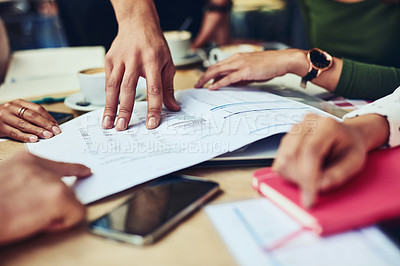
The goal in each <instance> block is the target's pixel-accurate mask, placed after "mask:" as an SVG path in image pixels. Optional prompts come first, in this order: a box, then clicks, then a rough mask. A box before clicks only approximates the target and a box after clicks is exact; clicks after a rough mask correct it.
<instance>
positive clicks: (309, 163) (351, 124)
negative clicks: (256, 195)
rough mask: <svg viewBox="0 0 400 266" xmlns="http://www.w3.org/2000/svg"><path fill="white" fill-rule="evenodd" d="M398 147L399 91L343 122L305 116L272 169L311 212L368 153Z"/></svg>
mask: <svg viewBox="0 0 400 266" xmlns="http://www.w3.org/2000/svg"><path fill="white" fill-rule="evenodd" d="M399 145H400V87H399V88H397V89H396V90H395V91H394V92H393V93H392V94H390V95H388V96H386V97H384V98H381V99H379V100H377V101H375V102H373V103H370V104H368V105H365V106H363V107H362V108H360V109H358V110H356V111H353V112H350V113H348V114H346V115H345V116H344V121H343V122H338V121H336V120H334V119H332V118H328V117H320V116H316V115H308V116H306V117H305V118H304V121H303V122H301V123H299V124H297V125H295V126H293V127H292V129H291V130H290V132H289V133H288V134H286V135H285V136H284V137H283V139H282V141H281V144H280V146H279V149H278V152H277V156H276V159H275V161H274V163H273V165H272V167H273V169H274V170H275V171H276V172H278V173H279V174H280V175H281V176H283V177H284V178H286V179H288V180H290V181H292V182H294V183H296V184H298V185H299V187H300V188H301V201H302V204H303V205H304V206H306V207H311V206H312V205H313V204H314V203H315V200H316V196H317V194H318V192H319V191H326V190H329V189H332V188H335V187H337V186H340V185H342V184H344V183H346V182H347V181H349V180H350V179H351V178H352V177H353V176H354V175H355V174H357V173H358V172H359V171H361V169H362V167H363V166H364V164H365V162H366V158H367V154H368V152H369V151H371V150H374V149H377V148H380V147H396V146H399Z"/></svg>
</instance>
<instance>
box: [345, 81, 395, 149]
mask: <svg viewBox="0 0 400 266" xmlns="http://www.w3.org/2000/svg"><path fill="white" fill-rule="evenodd" d="M366 114H378V115H382V116H384V117H385V118H386V119H387V121H388V122H389V126H390V136H389V143H388V144H389V146H390V147H395V146H399V145H400V87H398V88H397V89H396V90H395V91H394V92H393V93H392V94H390V95H388V96H386V97H383V98H381V99H379V100H376V101H375V102H373V103H370V104H367V105H365V106H363V107H361V108H360V109H358V110H355V111H353V112H350V113H348V114H346V115H345V116H344V117H343V119H347V118H352V117H356V116H359V115H366ZM377 130H380V129H379V128H377Z"/></svg>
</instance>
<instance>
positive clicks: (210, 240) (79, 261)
mask: <svg viewBox="0 0 400 266" xmlns="http://www.w3.org/2000/svg"><path fill="white" fill-rule="evenodd" d="M201 73H202V72H201V71H200V70H197V69H190V70H178V71H177V75H176V77H175V88H176V89H185V88H192V87H193V85H194V84H195V82H196V81H197V79H198V77H199V76H200V75H201ZM45 107H46V108H47V109H48V110H51V111H61V112H73V110H71V109H69V108H68V107H66V106H65V105H64V104H63V103H57V104H52V105H45ZM75 114H76V115H79V113H76V112H75ZM23 149H24V146H23V144H22V143H18V142H15V141H6V142H0V160H5V159H7V158H9V157H10V156H12V155H13V154H14V153H16V152H17V151H19V150H23ZM255 169H256V168H251V167H247V168H238V167H231V168H195V167H192V168H189V169H185V170H183V171H181V172H182V173H184V174H188V175H194V176H198V177H204V178H207V179H210V180H213V181H216V182H218V183H219V184H220V187H221V189H222V191H223V193H221V194H220V196H218V197H217V198H216V199H214V200H213V201H212V202H211V204H214V203H221V202H231V201H235V200H243V199H250V198H256V197H259V195H258V193H257V192H256V191H255V190H254V189H252V187H251V176H252V172H253V171H254V170H255ZM133 190H135V188H133V189H131V190H129V191H126V192H121V193H119V194H116V195H114V196H111V197H108V198H106V199H103V200H101V201H98V202H96V203H93V204H90V205H88V215H87V221H92V220H94V219H96V218H97V217H99V216H101V215H103V214H105V213H107V212H108V211H109V210H111V209H112V208H114V207H115V206H117V205H119V204H120V203H121V202H122V201H124V199H126V198H127V196H128V195H129V193H131V192H132V191H133ZM235 264H236V262H235V260H234V258H233V256H232V255H231V254H230V253H229V250H228V249H227V247H226V246H225V245H224V243H223V241H222V239H221V238H220V237H219V234H218V233H217V231H216V230H215V228H214V227H213V225H212V224H211V222H210V220H209V219H208V217H207V215H206V214H205V212H204V210H203V209H202V210H200V211H198V212H196V213H195V214H194V215H192V216H190V217H189V218H188V219H187V220H185V221H184V222H183V223H181V224H179V225H178V226H177V227H176V228H175V229H174V230H173V231H171V232H170V233H168V234H167V235H166V236H165V237H164V238H163V239H161V240H160V241H159V242H157V243H156V244H154V245H151V246H146V247H138V246H133V245H130V244H124V243H119V242H115V241H112V240H107V239H104V238H101V237H98V236H95V235H92V234H90V233H88V231H87V230H86V225H85V224H81V225H78V226H77V227H75V228H73V229H71V230H68V231H65V232H62V233H57V234H52V235H39V236H36V237H34V238H32V239H29V240H25V241H23V242H21V243H16V244H13V245H10V246H6V247H1V248H0V265H29V266H33V265H235Z"/></svg>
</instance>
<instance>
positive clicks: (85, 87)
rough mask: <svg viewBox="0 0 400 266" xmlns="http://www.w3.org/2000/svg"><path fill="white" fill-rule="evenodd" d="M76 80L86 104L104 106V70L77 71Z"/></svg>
mask: <svg viewBox="0 0 400 266" xmlns="http://www.w3.org/2000/svg"><path fill="white" fill-rule="evenodd" d="M78 79H79V85H80V87H81V92H82V94H83V96H84V98H85V101H86V102H88V103H90V104H93V105H100V106H103V105H105V99H106V93H105V87H106V73H105V71H104V68H89V69H85V70H82V71H79V73H78Z"/></svg>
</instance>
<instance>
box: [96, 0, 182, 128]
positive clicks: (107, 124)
mask: <svg viewBox="0 0 400 266" xmlns="http://www.w3.org/2000/svg"><path fill="white" fill-rule="evenodd" d="M111 3H112V4H113V7H114V11H115V14H116V18H117V21H118V27H119V29H118V34H117V36H116V38H115V39H114V41H113V43H112V45H111V48H110V50H109V51H108V53H107V55H106V61H105V72H106V103H105V109H104V114H103V121H102V126H103V128H105V129H109V128H112V127H114V121H115V119H116V123H115V129H116V130H125V129H127V127H128V123H129V121H130V118H131V115H132V111H133V106H134V102H135V93H136V92H135V88H136V84H137V81H138V78H139V76H142V77H144V78H146V81H147V96H148V111H147V121H146V127H147V128H148V129H154V128H156V127H158V125H159V123H160V119H161V109H162V104H163V103H164V105H165V107H167V108H168V109H169V110H172V111H178V110H179V109H180V107H179V105H178V103H177V102H176V100H175V98H174V86H173V79H174V75H175V67H174V64H173V62H172V58H171V55H170V52H169V49H168V45H167V42H166V40H165V38H164V35H163V33H162V31H161V28H160V25H159V21H158V16H157V11H156V8H155V6H154V3H153V1H111ZM118 99H120V108H119V113H118V117H116V115H117V107H118Z"/></svg>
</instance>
